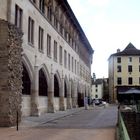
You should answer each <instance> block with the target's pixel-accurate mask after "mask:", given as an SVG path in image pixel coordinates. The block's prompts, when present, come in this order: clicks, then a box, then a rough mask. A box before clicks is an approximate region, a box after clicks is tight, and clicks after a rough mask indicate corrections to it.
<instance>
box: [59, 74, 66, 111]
mask: <svg viewBox="0 0 140 140" xmlns="http://www.w3.org/2000/svg"><path fill="white" fill-rule="evenodd" d="M64 87H65V82H64V75H63V74H62V86H61V87H60V88H61V90H60V93H59V94H60V96H59V106H60V110H61V111H64V110H66V108H65V105H64Z"/></svg>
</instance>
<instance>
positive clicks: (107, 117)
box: [0, 106, 117, 140]
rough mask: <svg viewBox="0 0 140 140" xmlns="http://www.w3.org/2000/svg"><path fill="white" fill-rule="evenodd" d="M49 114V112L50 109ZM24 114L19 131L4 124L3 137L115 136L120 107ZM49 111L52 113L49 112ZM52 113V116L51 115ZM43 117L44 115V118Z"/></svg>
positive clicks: (77, 139) (92, 139)
mask: <svg viewBox="0 0 140 140" xmlns="http://www.w3.org/2000/svg"><path fill="white" fill-rule="evenodd" d="M47 114H48V113H47ZM47 114H46V116H47V117H48V119H47V117H46V119H45V115H44V116H40V117H39V118H37V117H28V118H24V119H23V121H22V123H21V125H20V127H19V131H16V128H15V127H13V128H1V129H0V140H114V139H115V129H116V121H117V107H116V106H109V107H107V108H103V107H96V108H94V109H93V108H92V107H91V108H89V110H85V109H84V108H80V109H73V110H68V111H64V112H57V113H55V114H50V113H49V114H48V115H47ZM49 115H50V116H49ZM51 115H52V116H53V117H52V116H51ZM41 118H43V119H41Z"/></svg>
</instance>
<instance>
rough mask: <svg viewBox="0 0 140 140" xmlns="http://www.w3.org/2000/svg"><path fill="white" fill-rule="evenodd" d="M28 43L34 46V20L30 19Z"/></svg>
mask: <svg viewBox="0 0 140 140" xmlns="http://www.w3.org/2000/svg"><path fill="white" fill-rule="evenodd" d="M28 42H29V43H31V44H34V20H33V19H32V18H31V17H29V19H28Z"/></svg>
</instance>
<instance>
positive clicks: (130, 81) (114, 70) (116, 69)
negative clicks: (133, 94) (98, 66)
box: [109, 43, 140, 102]
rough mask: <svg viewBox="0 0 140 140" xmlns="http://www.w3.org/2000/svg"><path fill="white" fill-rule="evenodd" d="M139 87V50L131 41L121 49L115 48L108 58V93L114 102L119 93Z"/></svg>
mask: <svg viewBox="0 0 140 140" xmlns="http://www.w3.org/2000/svg"><path fill="white" fill-rule="evenodd" d="M134 88H135V89H138V90H139V89H140V50H138V49H136V48H135V47H134V46H133V44H132V43H129V44H128V46H127V47H126V48H125V49H124V50H123V51H120V50H119V49H118V50H117V53H114V54H112V55H111V56H110V58H109V95H110V101H111V102H115V101H116V100H118V98H119V95H120V94H119V93H122V92H125V91H127V90H130V89H134Z"/></svg>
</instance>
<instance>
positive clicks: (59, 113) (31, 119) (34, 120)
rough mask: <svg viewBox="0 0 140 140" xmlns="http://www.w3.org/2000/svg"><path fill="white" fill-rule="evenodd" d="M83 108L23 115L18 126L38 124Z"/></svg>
mask: <svg viewBox="0 0 140 140" xmlns="http://www.w3.org/2000/svg"><path fill="white" fill-rule="evenodd" d="M83 109H84V107H81V108H73V109H68V110H65V111H57V112H55V113H46V114H43V115H41V116H38V117H31V116H29V117H23V118H22V121H21V123H20V125H19V128H27V127H35V126H39V125H41V124H44V123H48V122H50V121H53V120H56V119H59V118H63V117H66V116H69V115H72V114H74V113H76V112H79V111H81V110H83Z"/></svg>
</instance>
